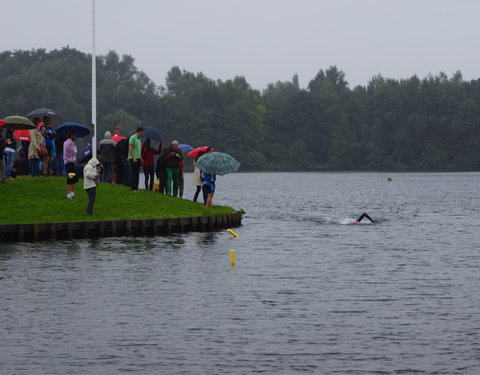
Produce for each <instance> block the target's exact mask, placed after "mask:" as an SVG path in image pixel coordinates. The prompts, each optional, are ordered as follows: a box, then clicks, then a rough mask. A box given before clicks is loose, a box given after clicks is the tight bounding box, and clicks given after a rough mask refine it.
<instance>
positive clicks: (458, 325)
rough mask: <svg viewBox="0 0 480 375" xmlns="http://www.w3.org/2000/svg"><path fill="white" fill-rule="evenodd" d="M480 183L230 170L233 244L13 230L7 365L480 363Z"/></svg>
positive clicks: (143, 367) (471, 369)
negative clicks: (237, 224) (236, 218)
mask: <svg viewBox="0 0 480 375" xmlns="http://www.w3.org/2000/svg"><path fill="white" fill-rule="evenodd" d="M387 177H392V178H393V181H392V182H387ZM190 178H191V175H187V176H186V181H187V182H189V181H190ZM479 182H480V174H478V173H465V174H463V173H462V174H388V175H387V174H380V173H364V174H358V173H351V174H347V173H344V174H340V173H339V174H334V173H332V174H328V173H318V174H316V173H310V174H309V173H297V174H281V173H279V174H237V175H229V176H225V177H220V178H219V180H218V192H217V193H216V197H215V200H216V203H219V204H227V205H232V206H234V207H236V208H243V209H245V211H246V212H247V215H246V217H245V219H244V222H243V224H244V225H243V226H242V227H241V228H238V229H237V230H236V231H237V232H238V233H239V235H240V238H238V239H236V240H231V239H230V237H231V236H230V235H228V234H227V233H225V232H219V233H213V234H212V233H210V234H208V233H192V234H185V235H175V236H172V237H168V238H165V237H150V238H108V239H101V240H82V241H72V242H69V241H64V242H58V241H57V242H44V243H37V244H29V243H21V244H0V298H1V304H0V317H1V318H0V325H1V328H0V329H1V331H0V333H1V338H0V374H52V375H53V374H119V373H127V372H129V373H135V374H258V373H264V374H301V373H306V374H308V373H314V374H479V373H480V337H479V335H480V331H479V328H480V298H479V297H480V292H479V290H480V272H479V267H480V257H479V243H480V231H479V224H480V218H479V212H480V198H479V194H478V186H479ZM100 188H101V186H100ZM192 190H193V189H192V187H191V186H190V184H189V183H187V193H186V195H188V196H191V195H193V191H192ZM98 204H99V205H101V202H98ZM364 211H367V212H368V213H369V214H371V215H372V216H373V217H374V218H376V219H378V220H379V222H378V223H375V224H363V225H349V223H350V222H351V221H352V220H354V219H355V218H356V217H357V216H358V215H359V214H360V213H362V212H364ZM230 249H235V250H236V254H237V265H236V266H235V267H230V265H229V250H230Z"/></svg>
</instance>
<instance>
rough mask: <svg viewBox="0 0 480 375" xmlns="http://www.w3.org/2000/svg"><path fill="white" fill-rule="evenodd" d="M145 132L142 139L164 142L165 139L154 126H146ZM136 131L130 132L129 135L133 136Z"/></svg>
mask: <svg viewBox="0 0 480 375" xmlns="http://www.w3.org/2000/svg"><path fill="white" fill-rule="evenodd" d="M144 129H145V132H144V133H143V135H142V138H150V139H151V140H153V141H160V142H163V141H164V140H165V138H163V136H162V135H161V134H160V131H159V130H158V129H157V128H154V127H153V126H145V128H144ZM135 131H136V130H130V132H129V134H130V135H132V134H133V133H135Z"/></svg>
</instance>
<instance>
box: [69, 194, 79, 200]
mask: <svg viewBox="0 0 480 375" xmlns="http://www.w3.org/2000/svg"><path fill="white" fill-rule="evenodd" d="M70 199H78V197H77V196H76V195H75V194H72V197H71V198H70Z"/></svg>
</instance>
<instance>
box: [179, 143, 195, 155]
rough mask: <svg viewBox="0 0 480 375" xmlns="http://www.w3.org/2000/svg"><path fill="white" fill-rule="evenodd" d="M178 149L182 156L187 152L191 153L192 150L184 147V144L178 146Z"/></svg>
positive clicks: (186, 146)
mask: <svg viewBox="0 0 480 375" xmlns="http://www.w3.org/2000/svg"><path fill="white" fill-rule="evenodd" d="M178 148H179V149H180V150H182V152H183V153H184V154H185V153H187V152H189V151H192V150H193V147H192V146H190V145H186V144H183V143H181V144H179V145H178Z"/></svg>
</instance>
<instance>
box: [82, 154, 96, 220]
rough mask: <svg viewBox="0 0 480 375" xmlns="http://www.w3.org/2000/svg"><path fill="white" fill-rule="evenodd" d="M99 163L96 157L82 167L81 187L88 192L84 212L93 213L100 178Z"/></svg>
mask: <svg viewBox="0 0 480 375" xmlns="http://www.w3.org/2000/svg"><path fill="white" fill-rule="evenodd" d="M99 169H100V163H99V161H98V160H97V159H96V158H92V159H90V161H89V162H88V163H87V165H85V167H84V168H83V188H84V189H85V191H86V192H87V194H88V204H87V209H86V213H87V214H88V215H93V206H94V204H95V197H96V194H97V184H98V180H99V178H100V170H99Z"/></svg>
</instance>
